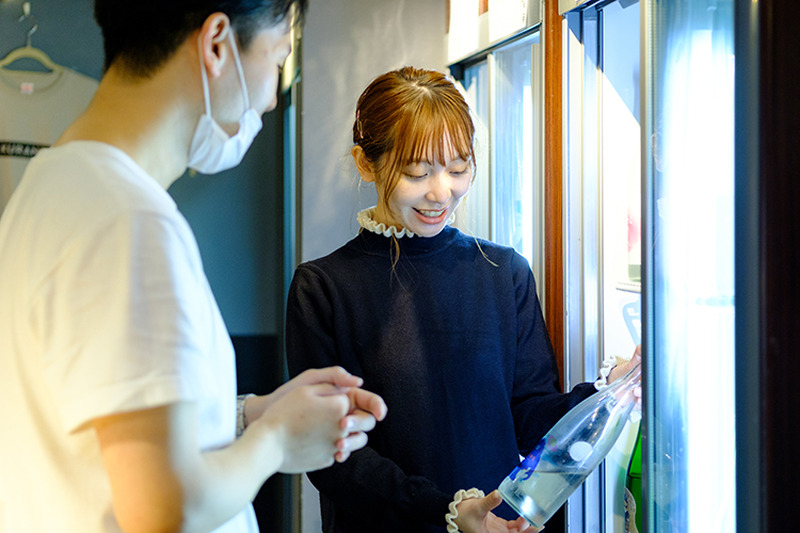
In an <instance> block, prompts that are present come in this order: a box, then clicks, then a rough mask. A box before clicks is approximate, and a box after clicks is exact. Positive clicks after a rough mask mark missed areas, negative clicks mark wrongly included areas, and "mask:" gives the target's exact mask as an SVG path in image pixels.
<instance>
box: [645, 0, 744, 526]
mask: <svg viewBox="0 0 800 533" xmlns="http://www.w3.org/2000/svg"><path fill="white" fill-rule="evenodd" d="M648 11H649V12H648V13H647V17H646V20H647V46H646V49H647V52H646V53H647V62H648V75H647V79H648V81H649V80H652V82H651V85H650V87H649V89H648V91H647V96H646V97H647V99H648V102H647V108H648V112H649V113H651V115H649V116H650V117H651V120H650V121H649V124H648V128H647V130H648V131H647V135H648V138H646V139H645V141H646V142H648V143H649V146H648V149H649V150H652V154H651V157H650V159H649V164H648V165H647V182H646V188H647V189H648V192H647V201H646V203H645V211H647V212H648V214H647V215H646V218H647V220H648V221H649V222H650V223H649V224H647V226H648V231H651V234H650V235H649V238H648V239H646V241H649V242H651V243H652V246H651V247H650V248H649V249H648V250H647V255H649V257H647V255H646V259H645V261H646V262H649V263H650V265H651V266H650V267H648V272H647V273H646V276H645V277H646V278H648V282H647V283H646V291H645V294H646V297H645V300H646V311H645V314H646V318H647V323H648V328H650V329H647V330H646V333H645V338H646V348H647V349H646V350H645V351H646V361H645V369H646V372H647V383H646V385H647V386H646V388H645V404H646V418H645V440H644V443H645V446H644V460H645V473H644V482H645V487H644V492H645V497H646V500H648V502H649V509H648V512H647V513H646V518H647V520H646V528H647V530H648V531H655V532H659V533H660V532H664V533H667V532H670V533H672V532H681V533H695V532H696V533H700V532H707V531H724V532H726V533H729V532H734V531H736V523H735V486H736V468H735V432H734V255H733V253H734V233H733V232H734V220H733V205H734V202H733V189H734V171H733V161H734V158H733V147H734V91H733V87H734V55H733V43H734V39H733V0H690V1H687V2H671V1H650V2H649V3H648ZM648 315H649V317H648Z"/></svg>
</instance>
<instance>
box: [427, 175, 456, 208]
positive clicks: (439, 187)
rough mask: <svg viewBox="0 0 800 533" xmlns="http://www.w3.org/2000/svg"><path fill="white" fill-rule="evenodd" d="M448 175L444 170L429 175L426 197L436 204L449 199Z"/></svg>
mask: <svg viewBox="0 0 800 533" xmlns="http://www.w3.org/2000/svg"><path fill="white" fill-rule="evenodd" d="M450 179H451V178H450V176H448V175H447V173H445V172H437V173H435V174H434V175H432V176H431V180H430V184H431V188H430V190H429V191H428V194H427V195H426V197H427V199H428V200H429V201H432V202H436V203H437V204H445V203H447V200H449V199H450Z"/></svg>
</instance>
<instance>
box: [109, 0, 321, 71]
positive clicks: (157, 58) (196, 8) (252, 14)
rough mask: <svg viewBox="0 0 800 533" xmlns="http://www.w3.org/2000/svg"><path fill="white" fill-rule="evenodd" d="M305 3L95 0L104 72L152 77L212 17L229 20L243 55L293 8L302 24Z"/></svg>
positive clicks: (272, 0) (295, 0) (296, 0)
mask: <svg viewBox="0 0 800 533" xmlns="http://www.w3.org/2000/svg"><path fill="white" fill-rule="evenodd" d="M307 3H308V0H135V1H133V2H124V1H120V0H95V4H94V16H95V20H96V21H97V24H98V25H99V26H100V29H101V30H102V32H103V48H104V52H105V64H104V70H108V68H109V67H110V66H111V64H112V63H114V61H117V60H119V61H121V62H123V65H124V68H125V69H126V70H127V71H128V72H129V73H130V74H132V75H134V76H137V77H148V76H150V75H152V74H153V73H154V72H155V71H156V70H157V69H158V68H159V67H160V66H161V65H162V64H163V63H164V62H165V61H166V60H167V59H169V57H171V56H172V54H173V53H174V52H175V51H176V50H177V49H178V47H179V46H180V45H181V44H182V43H183V42H184V41H185V40H186V38H187V37H188V36H189V34H190V33H191V32H193V31H194V30H197V29H198V28H200V26H201V25H202V24H203V22H204V21H205V20H206V18H208V16H209V15H211V14H212V13H217V12H222V13H225V14H226V15H228V17H229V18H230V20H231V24H232V26H233V29H234V30H235V31H236V37H237V40H238V43H239V46H241V47H242V49H243V50H246V49H247V48H248V46H250V43H251V41H252V39H253V37H254V36H255V34H256V33H258V31H260V30H262V29H264V28H267V27H271V26H275V25H277V24H279V23H281V22H283V21H284V20H285V19H286V17H288V16H289V15H290V13H291V10H292V8H293V7H295V8H296V13H297V22H298V23H302V19H303V15H304V13H305V11H306V8H307Z"/></svg>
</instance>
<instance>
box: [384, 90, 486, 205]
mask: <svg viewBox="0 0 800 533" xmlns="http://www.w3.org/2000/svg"><path fill="white" fill-rule="evenodd" d="M415 104H417V105H415V106H413V107H414V109H408V110H407V111H406V112H405V113H402V114H401V116H400V117H399V120H398V121H397V122H396V123H395V125H394V126H393V128H392V129H393V130H394V131H393V132H392V135H391V137H392V138H394V139H396V140H397V141H396V144H395V146H394V147H393V148H392V150H391V152H390V153H388V154H387V157H386V158H385V160H384V161H383V163H384V164H383V165H381V167H382V168H381V169H380V171H381V174H383V175H384V178H385V180H386V182H385V183H386V193H387V196H388V195H390V194H391V191H392V190H394V187H395V185H396V183H397V181H398V180H399V179H400V176H401V174H402V172H403V169H404V168H405V167H407V166H408V165H410V164H413V163H417V162H421V161H422V162H426V163H429V164H433V163H434V162H438V163H440V164H442V165H444V164H445V163H446V154H447V152H448V150H449V149H450V146H449V145H448V144H446V141H449V143H450V145H452V150H453V151H455V153H457V154H458V156H459V157H460V158H461V159H463V160H464V161H468V162H469V163H470V165H472V166H473V168H474V165H475V152H474V148H473V142H472V141H473V135H474V132H475V128H474V125H473V123H472V118H471V117H470V115H469V109H468V108H465V107H463V106H460V105H458V103H457V102H454V101H452V100H450V99H441V98H440V99H438V100H437V99H433V98H423V99H419V100H417V101H416V102H415Z"/></svg>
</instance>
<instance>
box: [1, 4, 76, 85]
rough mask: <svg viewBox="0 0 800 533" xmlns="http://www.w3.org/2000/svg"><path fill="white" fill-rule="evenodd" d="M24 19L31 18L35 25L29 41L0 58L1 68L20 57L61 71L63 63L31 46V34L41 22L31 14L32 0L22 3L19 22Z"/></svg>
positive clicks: (49, 68) (29, 33)
mask: <svg viewBox="0 0 800 533" xmlns="http://www.w3.org/2000/svg"><path fill="white" fill-rule="evenodd" d="M23 20H30V21H32V22H33V26H31V29H30V30H28V38H27V42H26V44H25V46H21V47H19V48H16V49H14V50H12V51H11V52H9V53H8V55H7V56H6V57H4V58H3V59H0V69H7V68H8V67H9V65H11V64H12V63H14V62H15V61H17V60H20V59H32V60H34V61H36V62H38V63H39V64H40V65H42V66H43V67H44V68H45V69H47V70H49V71H51V72H61V70H62V69H63V67H62V66H61V65H59V64H57V63H55V62H54V61H53V60H52V59H50V56H48V55H47V54H46V53H45V52H44V51H43V50H40V49H39V48H35V47H33V46H31V36H32V35H33V34H34V33H36V30H38V29H39V24H38V23H37V22H36V18H35V17H34V16H33V15H31V3H30V2H25V3H23V4H22V16H21V17H20V18H19V20H18V21H17V22H22V21H23ZM9 70H10V69H9Z"/></svg>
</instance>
